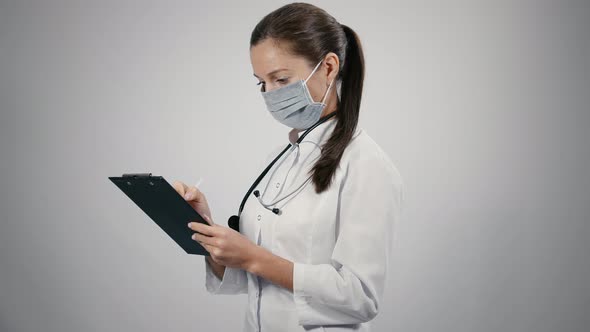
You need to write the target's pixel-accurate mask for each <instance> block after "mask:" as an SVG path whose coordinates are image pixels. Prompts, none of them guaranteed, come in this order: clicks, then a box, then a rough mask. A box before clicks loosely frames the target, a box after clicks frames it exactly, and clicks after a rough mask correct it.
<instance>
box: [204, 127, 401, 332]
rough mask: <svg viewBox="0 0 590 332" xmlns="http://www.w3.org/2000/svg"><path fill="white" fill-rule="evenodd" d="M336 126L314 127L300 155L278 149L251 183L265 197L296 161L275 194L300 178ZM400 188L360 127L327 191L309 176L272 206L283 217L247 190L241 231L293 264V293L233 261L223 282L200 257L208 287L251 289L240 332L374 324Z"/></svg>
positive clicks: (397, 176)
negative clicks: (317, 187)
mask: <svg viewBox="0 0 590 332" xmlns="http://www.w3.org/2000/svg"><path fill="white" fill-rule="evenodd" d="M335 124H336V120H335V118H332V119H330V120H328V121H326V122H324V123H322V124H321V125H319V126H318V127H316V128H315V129H313V130H312V131H311V132H310V133H309V134H308V135H307V136H306V137H305V138H304V140H303V141H302V142H301V144H300V149H301V150H300V155H299V158H298V160H295V159H296V158H295V157H296V153H295V151H294V152H293V153H291V154H289V155H288V156H285V155H283V157H281V159H283V158H284V162H283V163H281V160H278V161H277V163H275V165H274V166H273V168H271V170H270V171H269V172H268V173H267V174H266V176H265V178H264V179H263V180H262V181H261V182H260V184H259V185H258V186H257V187H256V189H258V190H259V191H260V193H261V194H264V196H263V199H264V202H265V203H268V202H270V201H274V198H275V197H276V196H277V194H279V190H280V188H281V184H282V182H283V180H284V179H285V176H286V172H287V170H288V169H289V167H290V166H291V165H293V162H294V161H295V164H294V165H295V166H294V167H293V169H292V170H291V172H290V173H289V176H288V178H287V179H286V180H285V183H284V184H285V187H284V188H283V189H282V193H280V195H279V196H278V197H283V196H284V195H285V194H288V193H290V192H292V191H293V190H294V189H295V188H297V187H298V186H299V185H300V184H301V183H303V182H304V181H305V179H306V178H307V177H308V175H307V171H308V170H310V169H311V167H312V165H313V162H314V161H315V160H316V159H317V158H318V157H319V155H320V150H319V148H318V147H317V145H321V144H322V143H324V142H325V141H327V139H328V138H329V137H330V133H331V132H332V130H333V128H334V127H335ZM301 134H302V131H300V132H296V131H291V132H290V134H289V140H290V141H291V142H294V141H295V140H296V139H297V138H298V136H301ZM286 143H287V142H285V144H281V145H280V146H278V147H277V148H276V149H275V151H273V152H272V153H271V154H270V155H269V157H268V158H267V162H270V161H271V160H272V159H274V157H276V155H278V153H279V152H280V151H281V150H282V149H283V148H284V147H285V145H286ZM264 167H266V164H265V165H264ZM271 177H272V179H271ZM253 178H255V176H253ZM269 179H271V181H272V182H270V183H269ZM267 184H269V185H268V186H267ZM265 188H266V193H265V192H264V191H265ZM402 188H403V181H402V178H401V176H400V174H399V172H398V170H397V168H396V167H395V166H394V164H393V162H392V161H391V160H390V159H389V158H388V156H387V155H386V154H385V153H384V151H383V150H381V148H380V147H379V146H378V145H377V144H376V143H375V141H373V140H372V139H371V138H370V137H369V136H368V134H367V133H366V132H365V131H364V130H363V129H362V128H357V130H356V132H355V134H354V137H353V140H352V141H351V142H350V144H349V145H348V146H347V148H346V150H345V151H344V154H343V156H342V159H341V161H340V167H339V168H338V169H337V171H336V174H335V177H334V180H333V183H332V185H331V186H330V188H329V189H328V190H327V191H325V192H323V193H321V194H317V193H315V190H314V186H313V183H312V182H311V181H310V182H309V183H308V184H307V185H306V186H305V187H304V188H303V189H301V191H300V192H299V193H298V194H297V195H293V196H291V198H288V199H286V200H284V201H282V202H280V203H278V204H276V207H278V208H280V209H281V210H282V214H281V215H276V214H274V213H273V212H271V211H269V210H267V209H265V208H264V207H263V206H262V205H261V204H260V203H259V202H258V200H257V199H256V197H255V196H254V195H250V197H249V198H248V200H247V201H246V204H245V206H244V210H243V211H242V214H241V216H240V222H239V224H240V232H241V233H242V234H244V235H245V236H246V237H248V238H249V239H250V240H251V241H253V242H254V243H256V244H258V245H260V246H262V247H264V248H265V249H267V250H269V251H271V252H272V253H274V254H275V255H277V256H281V257H283V258H285V259H288V260H290V261H292V262H293V263H294V272H293V287H294V290H293V292H291V291H290V290H288V289H286V288H283V287H281V286H278V285H276V284H273V283H271V282H270V281H268V280H265V279H263V278H261V277H258V276H256V275H254V274H251V273H249V272H246V271H244V270H241V269H237V268H229V267H226V269H225V273H224V275H223V279H222V280H220V279H219V278H217V277H216V276H215V275H214V274H213V271H212V269H211V267H210V266H209V264H208V263H206V264H205V265H206V288H207V290H208V291H209V292H210V293H214V294H242V293H247V294H248V304H249V305H248V307H247V310H246V313H245V317H244V328H243V331H246V332H252V331H262V332H271V331H284V332H295V331H370V330H371V328H370V320H371V319H373V318H374V317H375V316H376V315H377V313H378V312H379V309H380V304H381V301H382V299H383V293H384V288H385V285H386V281H387V278H386V277H387V270H388V265H389V257H390V253H391V249H392V238H393V237H392V235H393V228H394V224H395V223H397V222H398V221H399V219H400V214H401V207H402V202H403V191H402Z"/></svg>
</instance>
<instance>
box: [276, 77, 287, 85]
mask: <svg viewBox="0 0 590 332" xmlns="http://www.w3.org/2000/svg"><path fill="white" fill-rule="evenodd" d="M287 81H289V79H288V78H279V79H278V80H277V82H278V83H281V84H285V83H287Z"/></svg>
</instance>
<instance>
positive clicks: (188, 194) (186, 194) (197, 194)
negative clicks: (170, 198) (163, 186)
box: [172, 181, 212, 219]
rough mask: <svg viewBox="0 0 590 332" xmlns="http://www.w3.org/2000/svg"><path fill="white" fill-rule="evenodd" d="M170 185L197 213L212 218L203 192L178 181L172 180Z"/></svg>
mask: <svg viewBox="0 0 590 332" xmlns="http://www.w3.org/2000/svg"><path fill="white" fill-rule="evenodd" d="M172 187H173V188H174V189H175V190H176V192H178V194H179V195H180V196H182V197H183V198H184V199H185V200H186V201H187V202H188V203H189V204H190V205H191V206H192V207H193V209H195V211H197V213H198V214H200V215H201V216H203V217H204V218H205V216H207V217H209V219H212V218H211V210H209V203H207V198H206V197H205V194H203V193H202V192H201V191H200V190H199V189H197V187H195V186H191V187H189V186H187V185H186V184H184V183H182V182H180V181H174V182H173V183H172Z"/></svg>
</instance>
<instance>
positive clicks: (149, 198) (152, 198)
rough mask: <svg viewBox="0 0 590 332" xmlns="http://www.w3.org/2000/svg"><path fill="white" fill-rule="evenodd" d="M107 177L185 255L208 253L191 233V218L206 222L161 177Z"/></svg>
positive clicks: (144, 175)
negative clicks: (189, 226)
mask: <svg viewBox="0 0 590 332" xmlns="http://www.w3.org/2000/svg"><path fill="white" fill-rule="evenodd" d="M109 179H110V180H111V181H112V182H113V183H114V184H115V185H116V186H117V187H119V189H121V191H123V192H124V193H125V195H127V197H129V198H130V199H131V200H132V201H133V202H134V203H135V204H136V205H137V206H139V207H140V208H141V210H143V212H145V213H146V214H147V215H148V216H149V217H150V218H151V219H152V220H153V221H154V222H156V224H157V225H158V226H160V228H161V229H162V230H163V231H164V232H166V234H168V236H170V237H171V238H172V239H173V240H174V241H175V242H176V243H177V244H178V245H179V246H180V247H181V248H182V249H184V251H186V253H187V254H192V255H203V256H209V255H210V254H209V252H208V251H207V250H206V249H205V248H203V246H201V245H200V244H199V243H198V242H197V241H195V240H193V239H192V238H191V236H192V235H193V234H194V233H195V231H193V230H192V229H190V228H188V226H187V224H188V223H189V222H191V221H194V222H200V223H202V224H205V225H209V223H207V221H205V219H203V217H201V215H199V214H198V213H197V211H195V209H194V208H193V207H192V206H191V205H190V204H189V203H188V202H187V201H186V200H185V199H184V198H183V197H182V196H180V194H178V192H176V190H175V189H174V188H173V187H172V186H171V185H170V184H169V183H168V181H166V179H164V177H162V176H155V175H154V176H153V175H152V173H127V174H123V175H122V176H119V177H117V176H111V177H109Z"/></svg>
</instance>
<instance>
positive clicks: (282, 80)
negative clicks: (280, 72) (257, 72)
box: [256, 78, 288, 85]
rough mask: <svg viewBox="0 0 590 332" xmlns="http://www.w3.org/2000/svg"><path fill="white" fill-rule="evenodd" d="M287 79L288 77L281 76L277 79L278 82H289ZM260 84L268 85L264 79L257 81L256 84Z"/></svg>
mask: <svg viewBox="0 0 590 332" xmlns="http://www.w3.org/2000/svg"><path fill="white" fill-rule="evenodd" d="M287 80H288V79H287V78H279V79H278V80H277V82H279V83H287ZM260 84H262V85H266V83H265V82H262V81H259V82H258V83H256V85H260Z"/></svg>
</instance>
